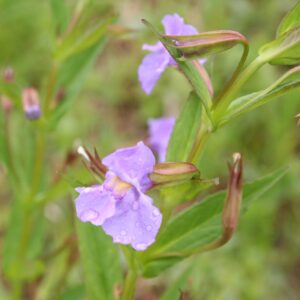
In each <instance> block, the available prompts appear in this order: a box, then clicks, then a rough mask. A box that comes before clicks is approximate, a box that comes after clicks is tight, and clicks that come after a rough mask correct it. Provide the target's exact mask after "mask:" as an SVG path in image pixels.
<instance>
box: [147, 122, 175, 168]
mask: <svg viewBox="0 0 300 300" xmlns="http://www.w3.org/2000/svg"><path fill="white" fill-rule="evenodd" d="M174 124H175V118H173V117H168V118H166V117H164V118H158V119H150V120H149V121H148V127H149V144H150V146H151V148H152V149H153V150H154V151H156V153H157V154H158V160H159V162H164V161H165V160H166V154H167V148H168V144H169V140H170V137H171V134H172V132H173V127H174Z"/></svg>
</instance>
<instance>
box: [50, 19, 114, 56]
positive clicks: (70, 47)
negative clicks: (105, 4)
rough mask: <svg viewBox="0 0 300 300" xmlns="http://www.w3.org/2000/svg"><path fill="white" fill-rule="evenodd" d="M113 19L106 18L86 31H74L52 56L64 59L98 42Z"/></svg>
mask: <svg viewBox="0 0 300 300" xmlns="http://www.w3.org/2000/svg"><path fill="white" fill-rule="evenodd" d="M113 21H114V18H107V19H106V20H105V21H102V22H100V23H99V24H98V25H97V26H95V27H94V28H92V29H89V30H88V31H87V32H82V31H81V30H78V31H75V32H74V33H73V34H71V35H70V36H69V37H67V38H66V39H65V40H64V41H63V43H62V44H61V45H60V46H59V47H58V48H57V49H56V51H55V54H54V58H55V59H56V60H58V61H64V60H66V59H67V58H68V57H70V56H72V55H74V54H76V53H79V52H82V51H84V50H86V49H88V48H90V47H93V46H94V45H96V44H98V43H99V41H101V40H102V38H103V37H104V36H106V34H107V27H108V26H109V25H110V24H111V23H113Z"/></svg>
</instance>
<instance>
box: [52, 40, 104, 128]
mask: <svg viewBox="0 0 300 300" xmlns="http://www.w3.org/2000/svg"><path fill="white" fill-rule="evenodd" d="M105 42H106V36H103V37H102V38H101V39H100V40H99V41H98V43H97V44H95V45H93V46H92V47H90V48H88V49H85V50H84V51H82V52H80V53H77V54H75V55H72V56H71V57H69V58H68V59H67V60H66V61H65V62H64V64H63V65H62V66H61V68H60V71H59V75H58V82H57V89H62V90H63V93H64V97H63V99H62V100H61V101H60V103H59V104H58V105H57V107H56V108H55V110H54V111H53V112H52V113H51V116H50V117H51V120H50V124H51V125H52V126H55V125H56V124H57V122H58V121H59V120H60V118H61V117H62V116H63V115H64V113H65V112H66V111H67V110H68V109H69V108H70V107H71V105H72V104H73V100H74V99H75V97H76V96H77V94H78V92H79V91H80V89H81V87H82V85H83V83H84V80H85V79H86V77H87V75H88V73H89V71H90V69H91V67H92V66H93V64H94V62H95V60H96V58H97V56H98V55H99V53H100V52H101V50H102V49H103V47H104V44H105Z"/></svg>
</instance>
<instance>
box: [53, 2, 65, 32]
mask: <svg viewBox="0 0 300 300" xmlns="http://www.w3.org/2000/svg"><path fill="white" fill-rule="evenodd" d="M50 6H51V11H52V19H53V23H54V27H55V31H56V32H57V33H58V34H60V33H62V32H64V31H65V30H66V28H67V26H68V23H69V20H70V16H69V12H68V9H67V6H66V2H65V0H51V1H50Z"/></svg>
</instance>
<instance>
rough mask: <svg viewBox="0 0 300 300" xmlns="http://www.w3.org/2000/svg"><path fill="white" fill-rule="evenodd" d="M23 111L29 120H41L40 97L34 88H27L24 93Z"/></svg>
mask: <svg viewBox="0 0 300 300" xmlns="http://www.w3.org/2000/svg"><path fill="white" fill-rule="evenodd" d="M22 103H23V110H24V112H25V115H26V117H27V118H28V119H29V120H36V119H39V118H40V116H41V108H40V100H39V95H38V93H37V91H36V89H34V88H25V89H24V90H23V91H22Z"/></svg>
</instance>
